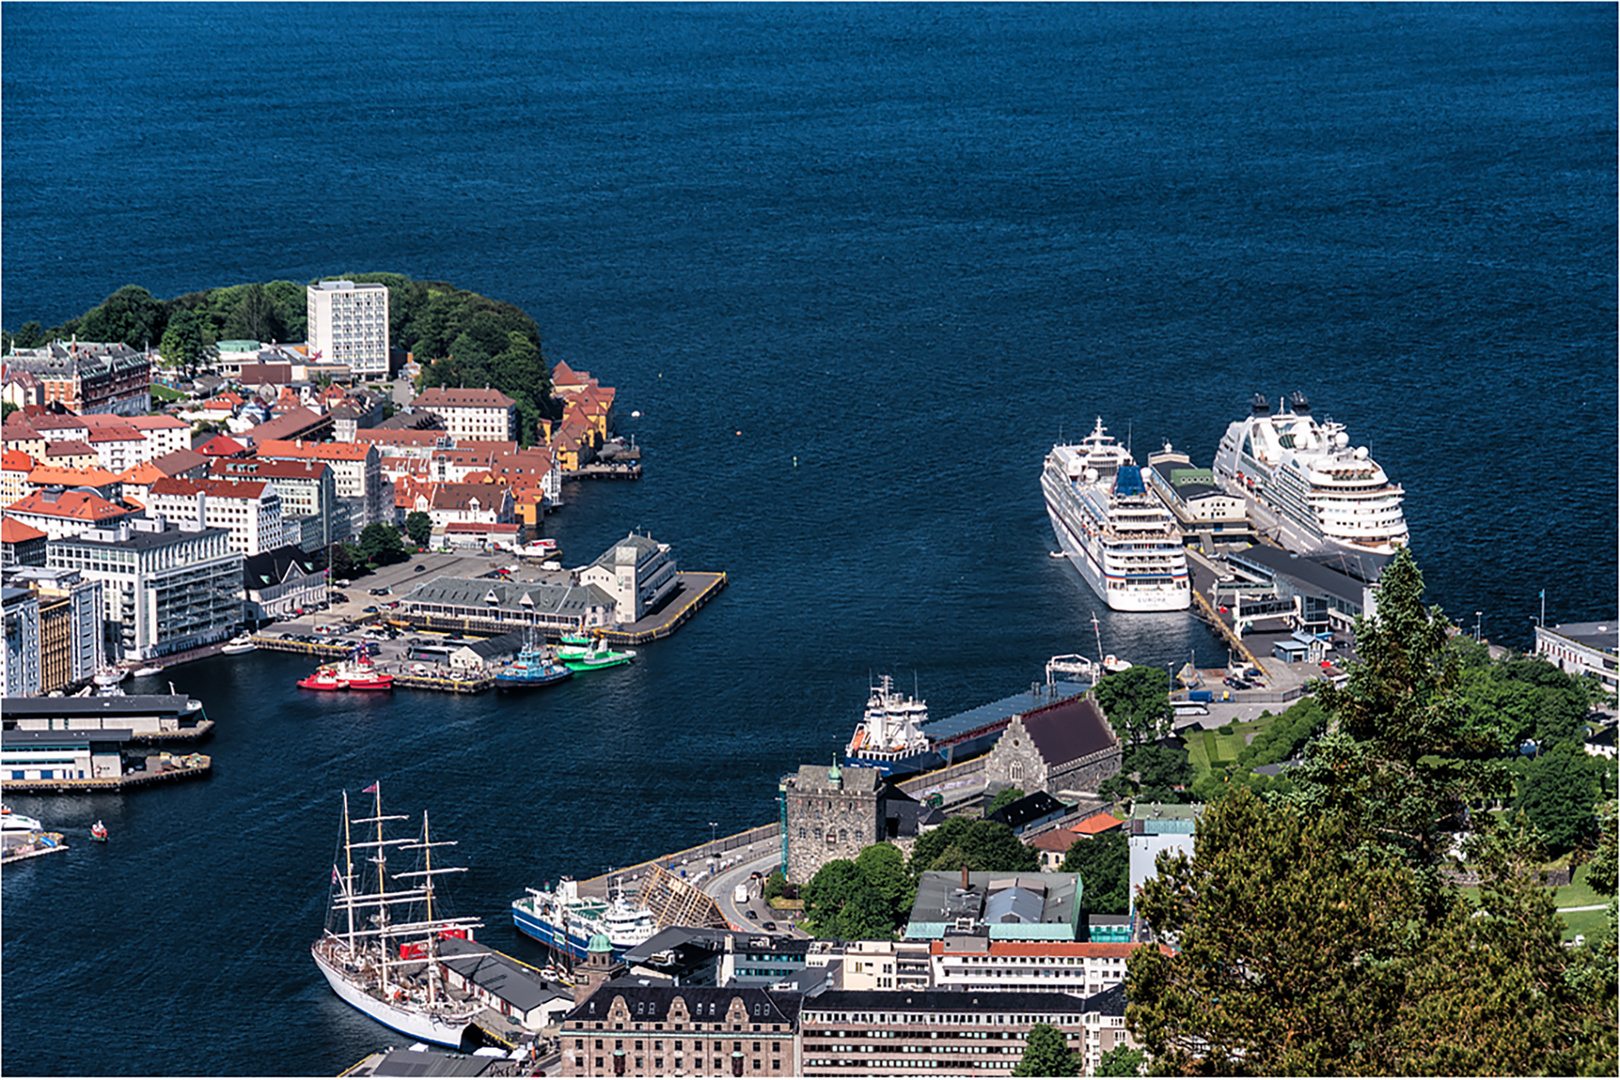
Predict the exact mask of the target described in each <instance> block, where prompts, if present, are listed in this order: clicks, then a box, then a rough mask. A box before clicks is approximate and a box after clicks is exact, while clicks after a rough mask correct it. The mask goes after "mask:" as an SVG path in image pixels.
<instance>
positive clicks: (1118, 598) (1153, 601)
mask: <svg viewBox="0 0 1620 1080" xmlns="http://www.w3.org/2000/svg"><path fill="white" fill-rule="evenodd" d="M1041 491H1042V492H1043V493H1044V494H1045V496H1046V510H1047V513H1049V514H1051V516H1052V531H1053V532H1054V533H1056V534H1057V540H1058V544H1059V545H1061V546H1062V548H1063V554H1065V555H1066V556H1068V558H1069V561H1070V562H1072V563H1073V564H1074V565H1075V568H1076V569H1077V570H1079V571H1080V576H1081V577H1082V578H1084V579H1085V581H1086V584H1087V585H1090V586H1091V589H1092V591H1093V592H1095V593H1096V594H1097V595H1098V596H1099V597H1101V598H1102V601H1103V603H1105V604H1107V605H1108V606H1109V607H1110V608H1112V609H1114V610H1115V611H1183V610H1185V609H1186V608H1187V607H1189V606H1190V605H1191V603H1192V588H1191V584H1190V580H1189V579H1188V577H1187V553H1186V549H1185V548H1183V547H1182V546H1181V535H1180V533H1179V532H1178V531H1177V530H1176V526H1175V523H1174V522H1173V521H1172V520H1171V517H1170V511H1169V510H1167V509H1166V508H1165V505H1164V503H1163V502H1161V501H1160V500H1159V497H1158V496H1157V495H1155V494H1154V493H1153V491H1152V490H1151V489H1150V488H1149V487H1148V485H1147V484H1146V483H1145V482H1144V481H1143V477H1142V469H1141V468H1140V467H1139V466H1138V465H1137V464H1136V462H1135V460H1134V459H1133V458H1132V457H1131V454H1130V451H1128V450H1127V449H1125V447H1123V446H1120V445H1119V444H1118V443H1117V442H1115V441H1114V440H1113V438H1112V437H1111V436H1110V435H1109V434H1108V429H1107V428H1105V427H1103V422H1102V419H1101V418H1100V417H1099V418H1098V420H1097V427H1096V429H1095V430H1093V431H1092V433H1091V434H1090V435H1087V436H1086V437H1085V438H1084V439H1082V440H1080V442H1079V443H1078V444H1073V445H1063V444H1060V445H1058V446H1054V447H1052V452H1051V453H1049V454H1047V455H1046V466H1045V468H1043V469H1042V470H1041Z"/></svg>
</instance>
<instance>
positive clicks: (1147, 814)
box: [1125, 803, 1204, 930]
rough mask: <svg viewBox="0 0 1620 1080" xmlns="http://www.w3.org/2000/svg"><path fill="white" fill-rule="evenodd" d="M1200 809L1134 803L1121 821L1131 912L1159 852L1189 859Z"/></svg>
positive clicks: (1200, 806) (1151, 875) (1153, 870)
mask: <svg viewBox="0 0 1620 1080" xmlns="http://www.w3.org/2000/svg"><path fill="white" fill-rule="evenodd" d="M1203 812H1204V804H1203V803H1192V804H1190V805H1187V804H1181V803H1137V804H1136V807H1135V809H1134V810H1133V811H1132V813H1131V819H1130V821H1128V822H1126V823H1125V832H1126V836H1127V837H1128V838H1129V843H1130V851H1131V887H1130V897H1131V912H1132V914H1133V915H1134V914H1135V911H1136V897H1137V894H1138V891H1139V890H1140V889H1141V888H1142V886H1143V885H1144V884H1146V883H1147V882H1148V881H1149V880H1150V879H1152V878H1154V877H1157V876H1158V859H1159V855H1160V854H1161V853H1163V852H1166V851H1177V852H1181V853H1182V854H1184V855H1186V856H1187V857H1188V858H1189V859H1190V858H1192V854H1193V838H1194V836H1195V835H1196V833H1197V831H1198V818H1199V816H1200V815H1201V814H1203ZM1138 929H1139V930H1145V929H1146V928H1145V927H1139V928H1138Z"/></svg>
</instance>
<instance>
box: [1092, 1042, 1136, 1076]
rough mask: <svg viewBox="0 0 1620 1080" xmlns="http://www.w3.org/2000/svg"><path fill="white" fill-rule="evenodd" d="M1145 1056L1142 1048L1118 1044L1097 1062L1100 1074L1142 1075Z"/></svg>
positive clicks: (1098, 1073)
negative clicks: (1134, 1048) (1133, 1048)
mask: <svg viewBox="0 0 1620 1080" xmlns="http://www.w3.org/2000/svg"><path fill="white" fill-rule="evenodd" d="M1144 1060H1145V1058H1144V1056H1143V1054H1142V1051H1140V1050H1132V1049H1131V1048H1130V1047H1127V1046H1116V1047H1114V1048H1113V1049H1112V1050H1110V1051H1108V1053H1106V1054H1104V1055H1103V1056H1102V1060H1101V1061H1100V1062H1098V1063H1097V1075H1098V1076H1141V1075H1142V1065H1143V1063H1144Z"/></svg>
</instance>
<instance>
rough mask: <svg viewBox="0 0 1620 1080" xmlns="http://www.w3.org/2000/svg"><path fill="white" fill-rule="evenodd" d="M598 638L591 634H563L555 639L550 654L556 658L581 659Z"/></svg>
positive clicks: (586, 654) (594, 645)
mask: <svg viewBox="0 0 1620 1080" xmlns="http://www.w3.org/2000/svg"><path fill="white" fill-rule="evenodd" d="M600 640H601V639H600V638H598V637H595V636H593V635H591V634H564V635H562V636H561V637H560V638H558V639H557V647H556V648H555V649H554V650H552V655H554V656H555V657H556V658H557V659H558V660H581V659H584V658H585V657H586V656H588V655H590V652H591V650H592V649H594V648H595V647H596V643H597V642H598V641H600Z"/></svg>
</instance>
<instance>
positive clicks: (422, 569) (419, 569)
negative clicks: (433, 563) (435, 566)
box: [415, 566, 427, 574]
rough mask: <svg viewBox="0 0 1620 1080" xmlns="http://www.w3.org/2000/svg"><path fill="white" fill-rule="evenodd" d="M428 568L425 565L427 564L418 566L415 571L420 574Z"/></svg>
mask: <svg viewBox="0 0 1620 1080" xmlns="http://www.w3.org/2000/svg"><path fill="white" fill-rule="evenodd" d="M426 569H427V567H425V566H418V567H417V568H416V570H415V573H418V574H420V573H422V572H423V571H424V570H426Z"/></svg>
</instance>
